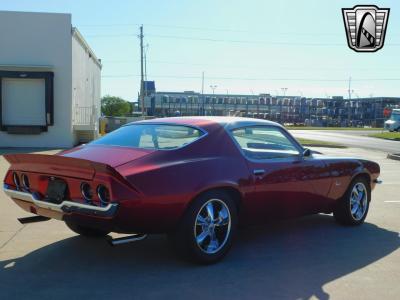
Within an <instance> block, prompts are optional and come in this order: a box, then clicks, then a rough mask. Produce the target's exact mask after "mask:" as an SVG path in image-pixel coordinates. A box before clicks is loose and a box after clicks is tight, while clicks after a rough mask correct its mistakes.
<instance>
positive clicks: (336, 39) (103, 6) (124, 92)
mask: <svg viewBox="0 0 400 300" xmlns="http://www.w3.org/2000/svg"><path fill="white" fill-rule="evenodd" d="M356 4H375V5H378V6H379V7H389V8H390V9H391V12H390V18H389V23H388V29H387V34H386V41H385V46H384V48H383V49H382V50H380V51H378V52H376V53H356V52H354V51H352V50H350V49H349V48H348V47H347V42H346V37H345V31H344V26H343V20H342V15H341V8H343V7H352V6H354V5H356ZM0 9H1V10H16V11H42V12H63V13H71V14H72V22H73V25H74V26H76V27H78V29H79V30H80V31H81V33H82V34H83V36H84V37H85V38H86V40H87V41H88V43H89V44H90V45H91V47H92V48H93V50H94V51H95V53H96V54H97V56H98V57H99V58H101V59H102V61H103V70H102V94H103V95H105V94H111V95H116V96H121V97H123V98H125V99H127V100H130V101H132V100H135V99H136V98H137V93H138V89H139V80H140V77H139V76H138V75H139V74H140V63H139V58H140V57H139V40H138V38H137V34H138V30H139V29H138V27H139V24H143V25H144V34H145V44H148V50H147V57H148V62H147V69H148V79H149V80H155V81H156V88H157V90H159V91H183V90H193V91H200V90H201V73H202V72H203V71H204V72H205V92H211V89H210V85H217V89H216V90H215V92H216V93H226V92H229V93H230V94H234V93H244V94H251V93H254V94H259V93H271V94H282V88H287V89H288V90H287V93H286V94H287V95H301V94H302V95H304V96H310V97H319V96H320V97H324V96H334V95H343V96H347V89H348V83H347V80H348V78H349V77H350V76H351V77H352V78H353V82H352V89H353V90H354V93H353V96H352V97H355V98H356V97H357V96H359V97H367V96H371V95H373V96H400V90H399V85H400V74H399V72H400V2H399V1H374V2H368V3H367V2H357V1H338V0H335V1H329V0H318V1H316V0H315V1H311V0H304V1H293V0H292V1H288V0H287V1H282V0H279V1H278V0H276V1H265V0H264V1H263V0H257V1H251V0H247V1H232V0H231V1H216V0H214V1H211V0H204V1H174V0H170V1H161V0H160V1H152V0H147V1H132V0H131V1H128V0H126V1H123V0H115V1H103V0H97V1H92V0H81V1H78V0H69V1H67V0H63V1H62V0H36V1H32V0H2V1H1V3H0Z"/></svg>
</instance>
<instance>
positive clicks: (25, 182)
mask: <svg viewBox="0 0 400 300" xmlns="http://www.w3.org/2000/svg"><path fill="white" fill-rule="evenodd" d="M21 179H22V186H23V187H24V188H25V189H27V190H29V178H28V175H26V174H22V176H21Z"/></svg>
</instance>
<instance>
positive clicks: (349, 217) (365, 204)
mask: <svg viewBox="0 0 400 300" xmlns="http://www.w3.org/2000/svg"><path fill="white" fill-rule="evenodd" d="M370 200H371V188H370V185H369V183H368V181H367V180H366V179H365V178H364V177H357V178H355V179H354V180H353V181H352V183H351V184H350V186H349V188H348V189H347V191H346V193H345V194H344V196H343V197H342V199H340V200H339V202H338V204H337V207H336V209H335V210H334V212H333V215H334V217H335V219H336V221H338V222H339V223H341V224H344V225H360V224H362V223H363V222H364V220H365V218H366V217H367V214H368V209H369V203H370Z"/></svg>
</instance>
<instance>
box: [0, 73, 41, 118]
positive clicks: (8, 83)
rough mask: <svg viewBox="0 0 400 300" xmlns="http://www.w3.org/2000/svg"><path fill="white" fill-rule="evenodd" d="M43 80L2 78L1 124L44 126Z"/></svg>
mask: <svg viewBox="0 0 400 300" xmlns="http://www.w3.org/2000/svg"><path fill="white" fill-rule="evenodd" d="M45 88H46V85H45V80H44V79H22V78H3V80H2V108H3V111H2V117H3V121H2V123H3V124H5V125H22V126H23V125H38V126H44V125H46V105H45V99H46V98H45Z"/></svg>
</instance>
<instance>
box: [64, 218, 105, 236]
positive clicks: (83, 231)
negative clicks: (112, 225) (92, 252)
mask: <svg viewBox="0 0 400 300" xmlns="http://www.w3.org/2000/svg"><path fill="white" fill-rule="evenodd" d="M65 224H66V225H67V227H68V228H69V229H71V230H72V231H73V232H75V233H77V234H79V235H82V236H85V237H104V236H106V235H107V234H109V233H110V232H109V231H104V230H101V229H96V228H90V227H86V226H82V225H78V224H76V223H72V222H68V221H66V222H65Z"/></svg>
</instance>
